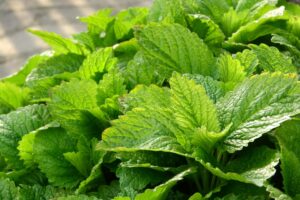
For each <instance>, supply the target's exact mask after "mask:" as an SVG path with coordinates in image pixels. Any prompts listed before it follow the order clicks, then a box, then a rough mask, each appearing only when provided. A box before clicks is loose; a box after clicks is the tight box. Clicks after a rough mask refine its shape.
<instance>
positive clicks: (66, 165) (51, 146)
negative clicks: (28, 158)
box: [33, 128, 83, 188]
mask: <svg viewBox="0 0 300 200" xmlns="http://www.w3.org/2000/svg"><path fill="white" fill-rule="evenodd" d="M75 146H76V142H75V141H74V140H73V139H72V138H71V137H70V136H69V135H68V134H67V133H66V132H65V131H64V130H63V129H61V128H49V129H46V130H41V131H38V132H37V134H36V136H35V139H34V144H33V153H34V159H35V160H36V162H37V163H38V165H39V168H40V169H41V171H42V172H44V173H45V174H46V176H47V178H48V179H49V182H50V183H52V184H53V185H55V186H59V187H65V188H73V187H75V186H77V185H78V183H79V182H80V181H81V180H82V179H83V176H82V175H81V174H80V173H79V171H77V169H76V168H75V167H74V166H73V165H72V164H71V163H70V162H68V161H67V160H66V159H65V157H64V153H66V152H72V151H74V150H75Z"/></svg>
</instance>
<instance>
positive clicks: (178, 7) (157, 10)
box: [148, 0, 186, 26]
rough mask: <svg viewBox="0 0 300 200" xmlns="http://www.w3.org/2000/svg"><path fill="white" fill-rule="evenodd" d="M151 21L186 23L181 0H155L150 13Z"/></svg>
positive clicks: (149, 18) (149, 19)
mask: <svg viewBox="0 0 300 200" xmlns="http://www.w3.org/2000/svg"><path fill="white" fill-rule="evenodd" d="M148 21H149V22H167V23H177V24H181V25H183V26H185V25H186V21H185V13H184V9H183V6H182V4H181V1H180V0H155V1H154V2H153V4H152V7H151V8H150V11H149V15H148Z"/></svg>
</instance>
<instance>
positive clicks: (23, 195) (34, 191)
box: [18, 185, 67, 200]
mask: <svg viewBox="0 0 300 200" xmlns="http://www.w3.org/2000/svg"><path fill="white" fill-rule="evenodd" d="M18 189H19V198H18V200H29V199H31V200H40V199H54V198H56V197H58V196H60V195H64V194H65V193H66V194H67V192H65V191H64V190H59V189H57V188H54V187H52V186H50V185H48V186H46V187H42V186H40V185H33V186H29V185H21V186H20V187H19V188H18Z"/></svg>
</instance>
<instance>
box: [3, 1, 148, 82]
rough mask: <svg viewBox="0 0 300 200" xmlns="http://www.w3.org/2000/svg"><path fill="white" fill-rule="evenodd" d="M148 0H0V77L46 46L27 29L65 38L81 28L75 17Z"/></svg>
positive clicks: (141, 4) (81, 25)
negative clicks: (49, 32) (43, 31)
mask: <svg viewBox="0 0 300 200" xmlns="http://www.w3.org/2000/svg"><path fill="white" fill-rule="evenodd" d="M151 2H152V0H0V77H4V76H7V75H9V74H12V73H14V72H16V71H17V70H18V69H19V68H20V67H21V66H22V65H23V64H24V62H25V61H26V59H27V58H28V57H30V56H31V55H33V54H35V53H39V52H42V51H44V50H46V49H47V48H48V47H47V45H46V44H45V43H43V41H42V40H40V39H39V38H37V37H34V36H33V35H30V34H29V33H27V32H26V29H27V28H34V29H41V30H46V31H51V32H56V33H58V34H61V35H63V36H65V37H69V36H71V35H72V34H73V33H77V32H80V31H83V30H85V25H84V24H83V23H81V22H79V21H78V20H77V19H76V17H77V16H87V15H90V14H92V13H93V12H95V11H97V10H99V9H101V8H107V7H109V8H113V10H114V11H115V12H116V11H119V10H121V9H125V8H127V7H130V6H150V5H151Z"/></svg>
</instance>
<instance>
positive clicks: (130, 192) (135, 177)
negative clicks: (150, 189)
mask: <svg viewBox="0 0 300 200" xmlns="http://www.w3.org/2000/svg"><path fill="white" fill-rule="evenodd" d="M116 175H117V177H119V179H120V187H121V191H122V193H124V194H123V195H126V196H130V197H131V198H134V197H135V195H136V194H137V193H138V192H141V191H142V190H143V189H144V188H145V187H146V186H148V185H150V184H151V185H155V184H158V183H160V182H161V181H163V180H165V179H167V177H168V176H167V174H166V173H163V172H159V171H155V170H153V169H147V168H128V167H120V168H118V170H117V172H116Z"/></svg>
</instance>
